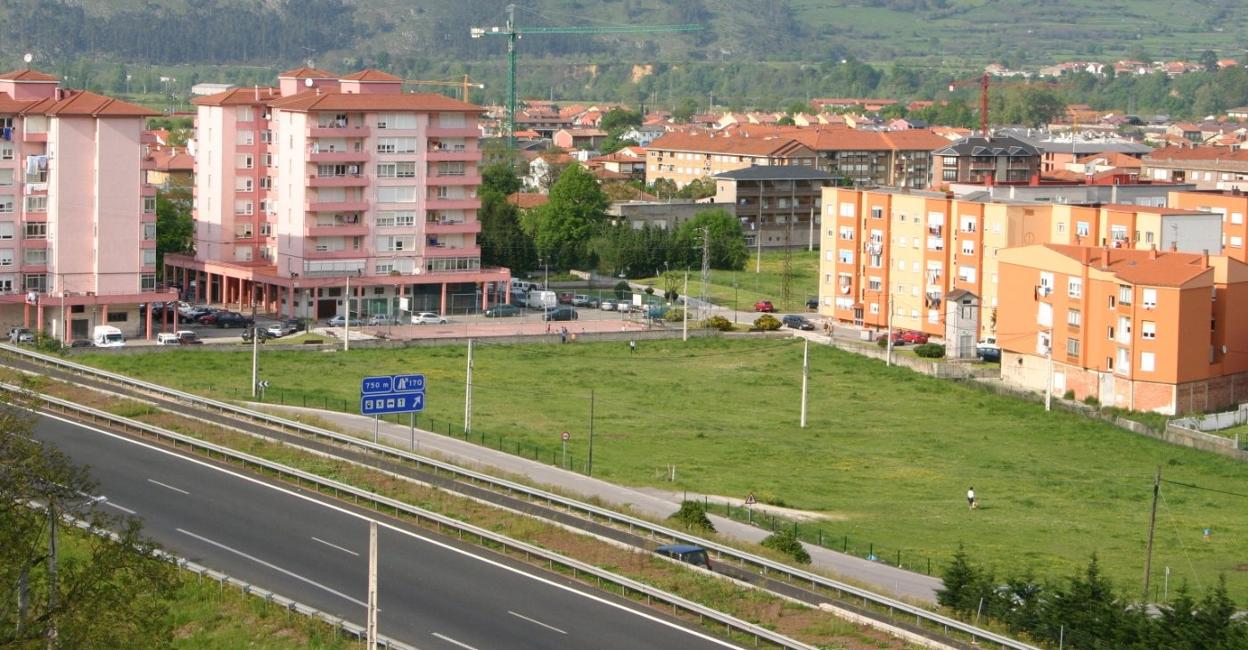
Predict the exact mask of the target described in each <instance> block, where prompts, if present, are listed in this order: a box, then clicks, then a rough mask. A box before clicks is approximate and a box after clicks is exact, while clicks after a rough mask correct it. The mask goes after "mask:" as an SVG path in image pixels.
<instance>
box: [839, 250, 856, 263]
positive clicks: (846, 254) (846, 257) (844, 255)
mask: <svg viewBox="0 0 1248 650" xmlns="http://www.w3.org/2000/svg"><path fill="white" fill-rule="evenodd" d="M836 253H837V261H838V262H840V263H841V264H853V263H854V251H853V250H852V249H849V248H842V249H840V250H838V251H837V252H836Z"/></svg>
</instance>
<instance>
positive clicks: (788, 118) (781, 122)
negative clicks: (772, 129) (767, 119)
mask: <svg viewBox="0 0 1248 650" xmlns="http://www.w3.org/2000/svg"><path fill="white" fill-rule="evenodd" d="M794 124H797V122H794V121H793V116H792V115H785V116H783V117H781V118H780V119H778V120H776V126H793V125H794Z"/></svg>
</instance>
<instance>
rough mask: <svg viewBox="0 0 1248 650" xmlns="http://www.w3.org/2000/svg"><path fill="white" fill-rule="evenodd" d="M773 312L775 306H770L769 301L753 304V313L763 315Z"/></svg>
mask: <svg viewBox="0 0 1248 650" xmlns="http://www.w3.org/2000/svg"><path fill="white" fill-rule="evenodd" d="M775 310H776V306H775V305H773V304H771V301H770V300H760V301H758V302H756V303H754V311H761V312H763V313H766V314H770V313H771V312H773V311H775Z"/></svg>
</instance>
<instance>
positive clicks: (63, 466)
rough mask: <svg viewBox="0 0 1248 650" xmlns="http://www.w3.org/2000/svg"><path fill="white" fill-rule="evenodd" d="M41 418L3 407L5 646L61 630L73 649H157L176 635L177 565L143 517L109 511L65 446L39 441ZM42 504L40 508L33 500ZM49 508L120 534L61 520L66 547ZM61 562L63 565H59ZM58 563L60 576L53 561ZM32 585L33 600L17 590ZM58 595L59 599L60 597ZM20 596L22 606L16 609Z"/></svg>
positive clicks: (0, 574) (0, 559)
mask: <svg viewBox="0 0 1248 650" xmlns="http://www.w3.org/2000/svg"><path fill="white" fill-rule="evenodd" d="M33 430H34V420H33V418H31V416H30V415H28V414H27V413H26V412H25V411H22V410H19V408H18V407H17V405H15V404H12V403H9V402H5V403H3V404H0V585H4V586H5V594H6V598H5V600H6V605H5V606H4V607H0V646H5V647H32V648H33V647H36V646H37V645H42V643H41V640H42V639H46V638H47V637H48V636H49V634H50V633H51V632H52V631H53V630H55V634H56V638H57V639H58V640H57V645H59V646H61V647H66V648H87V647H93V648H122V647H147V646H149V645H150V642H151V640H153V639H157V638H168V637H169V635H170V634H171V630H170V629H169V622H168V620H167V618H166V617H165V615H164V614H165V612H166V611H167V609H168V600H169V599H170V598H171V597H172V595H173V591H174V589H175V588H176V586H177V573H176V569H175V568H174V567H173V566H172V565H171V564H169V563H167V562H165V561H162V560H159V559H157V558H155V557H152V553H153V552H154V550H155V547H154V546H153V545H152V544H151V543H150V542H148V541H146V540H144V539H143V538H142V537H141V536H140V534H139V522H138V520H136V519H133V518H124V519H123V518H119V517H114V516H112V515H110V514H107V513H104V512H102V511H101V506H100V505H99V502H97V501H95V500H93V499H91V498H90V497H88V496H84V495H90V494H97V493H98V490H97V489H96V486H95V484H94V482H93V481H92V480H91V479H90V477H89V476H88V474H87V472H86V470H84V469H83V468H81V467H78V466H75V465H73V464H72V463H71V462H70V461H69V459H68V458H66V457H65V455H64V454H62V453H61V452H60V451H59V450H57V449H56V447H55V446H53V445H51V444H49V443H46V442H45V443H42V444H41V443H40V442H38V441H36V440H35V439H34V438H33V437H32V433H33ZM32 504H33V505H32ZM48 504H51V505H52V507H53V509H54V511H55V512H56V513H57V515H62V514H67V515H70V516H73V517H75V518H77V519H79V520H81V521H85V522H87V523H89V524H91V526H93V527H94V528H96V529H108V530H113V531H115V532H116V534H117V538H116V539H115V540H114V539H113V538H110V537H104V536H99V535H93V534H87V533H80V532H78V531H77V529H74V528H71V527H66V526H64V524H58V532H57V536H58V540H59V541H61V545H62V546H64V545H66V544H68V545H71V546H72V547H73V551H72V554H71V553H66V552H65V549H64V548H60V549H58V552H57V554H56V555H55V556H53V555H52V554H51V552H50V545H49V534H48V531H49V526H48V519H49V513H48V508H47V506H48ZM57 560H59V561H57ZM54 561H56V579H55V581H53V580H52V579H51V576H50V574H49V571H48V569H49V566H50V565H51V564H52V563H53V562H54ZM22 583H24V584H25V585H26V591H25V594H26V596H25V597H23V596H22V595H21V593H20V591H19V588H18V587H17V586H18V585H19V584H22ZM50 596H54V597H50ZM19 602H20V606H18V607H14V606H13V605H17V604H19Z"/></svg>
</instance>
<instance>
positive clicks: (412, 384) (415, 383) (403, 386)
mask: <svg viewBox="0 0 1248 650" xmlns="http://www.w3.org/2000/svg"><path fill="white" fill-rule="evenodd" d="M393 379H394V388H393V389H392V390H393V391H394V392H396V393H402V392H406V391H412V390H415V391H423V390H425V376H424V375H395V376H394V377H393Z"/></svg>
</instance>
